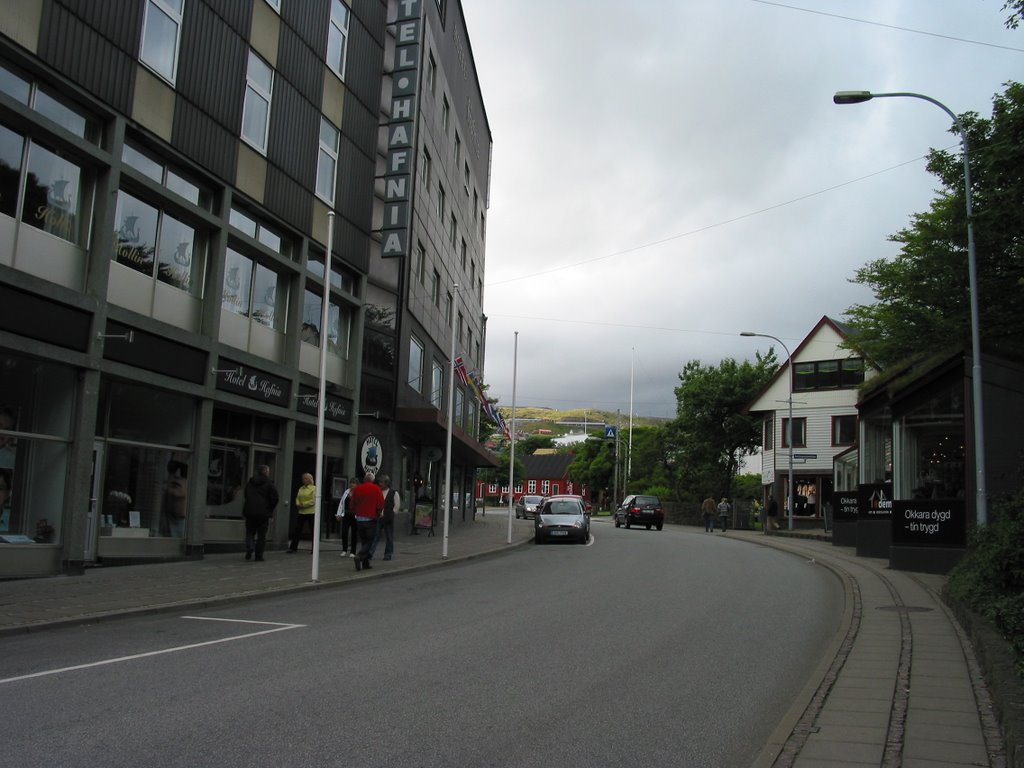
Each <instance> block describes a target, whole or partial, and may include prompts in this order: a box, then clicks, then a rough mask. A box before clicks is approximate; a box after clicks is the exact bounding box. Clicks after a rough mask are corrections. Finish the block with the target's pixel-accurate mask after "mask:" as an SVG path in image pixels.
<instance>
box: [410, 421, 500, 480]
mask: <svg viewBox="0 0 1024 768" xmlns="http://www.w3.org/2000/svg"><path fill="white" fill-rule="evenodd" d="M395 416H396V421H397V422H398V429H399V431H400V432H401V433H402V434H405V435H410V436H411V437H413V438H414V439H416V440H418V441H419V442H420V443H422V444H424V445H433V446H438V447H440V448H442V449H443V448H444V446H445V445H446V443H447V440H448V423H447V421H446V420H445V416H444V414H443V413H441V411H439V410H437V409H436V408H399V409H398V410H397V412H396V414H395ZM452 460H453V461H455V462H456V463H459V464H468V465H469V466H473V467H497V466H498V457H497V456H495V455H494V454H493V453H491V452H490V451H488V450H487V449H486V448H484V447H483V446H482V445H480V443H478V442H477V441H476V440H474V439H473V438H472V437H470V436H469V435H468V434H467V433H466V431H465V430H463V429H462V428H461V427H458V426H453V427H452Z"/></svg>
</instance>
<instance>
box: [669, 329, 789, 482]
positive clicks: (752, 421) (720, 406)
mask: <svg viewBox="0 0 1024 768" xmlns="http://www.w3.org/2000/svg"><path fill="white" fill-rule="evenodd" d="M777 367H778V362H777V360H776V357H775V350H774V348H772V349H769V350H768V352H767V353H766V354H764V355H761V354H760V353H758V354H757V359H756V361H755V362H750V361H744V362H742V363H738V362H736V361H735V360H733V359H732V358H726V359H725V360H723V361H722V362H721V363H719V364H718V365H717V366H713V365H707V366H705V365H703V364H701V363H700V361H698V360H691V361H690V362H688V363H687V364H686V366H685V367H684V368H683V371H682V372H681V373H680V374H679V381H680V384H679V386H678V387H676V388H675V394H676V400H677V406H676V418H675V419H674V420H673V421H671V422H670V423H669V424H668V426H667V427H666V435H665V439H666V443H665V453H666V457H667V460H668V461H670V462H671V465H672V467H673V470H674V477H675V489H676V495H677V500H679V501H697V500H699V499H703V498H704V497H705V496H708V495H711V496H716V497H718V496H732V493H731V492H730V490H731V486H732V483H733V478H734V477H735V476H736V472H737V469H738V467H739V461H740V459H741V458H742V457H743V456H745V455H750V454H752V453H754V452H755V451H756V450H757V448H758V447H759V445H760V443H761V419H760V417H757V416H751V415H748V414H744V413H743V409H744V407H745V406H746V405H747V404H748V403H749V402H750V401H751V400H753V399H754V397H755V396H756V395H757V393H758V392H760V391H761V390H762V389H763V388H764V386H765V385H766V384H767V383H768V382H769V380H770V379H771V377H772V374H773V373H774V372H775V369H776V368H777Z"/></svg>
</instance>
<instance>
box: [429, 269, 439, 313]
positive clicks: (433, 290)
mask: <svg viewBox="0 0 1024 768" xmlns="http://www.w3.org/2000/svg"><path fill="white" fill-rule="evenodd" d="M430 300H431V301H432V302H434V306H435V307H437V308H438V309H440V308H441V273H440V272H438V271H437V270H436V269H435V270H434V273H433V275H432V276H431V278H430Z"/></svg>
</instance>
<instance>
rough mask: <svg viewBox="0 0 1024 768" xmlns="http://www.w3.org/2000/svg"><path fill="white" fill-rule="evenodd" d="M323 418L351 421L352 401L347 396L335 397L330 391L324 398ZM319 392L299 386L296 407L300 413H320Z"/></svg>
mask: <svg viewBox="0 0 1024 768" xmlns="http://www.w3.org/2000/svg"><path fill="white" fill-rule="evenodd" d="M325 400H326V403H327V404H326V405H325V406H324V418H325V419H327V420H329V421H336V422H338V423H339V424H351V423H352V401H351V400H349V399H348V398H347V397H337V396H336V395H332V394H331V393H330V392H328V393H327V396H326V398H325ZM319 401H320V393H319V392H317V391H316V390H315V389H313V388H312V387H306V386H300V387H299V396H298V402H297V403H296V408H297V409H298V410H300V411H302V413H311V414H314V415H317V414H319V413H320V410H319V408H318V406H319V405H320V402H319Z"/></svg>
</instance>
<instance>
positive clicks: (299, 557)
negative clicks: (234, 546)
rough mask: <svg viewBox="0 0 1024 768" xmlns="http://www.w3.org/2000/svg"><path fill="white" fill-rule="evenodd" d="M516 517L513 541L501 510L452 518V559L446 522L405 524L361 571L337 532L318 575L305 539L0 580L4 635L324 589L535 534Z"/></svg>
mask: <svg viewBox="0 0 1024 768" xmlns="http://www.w3.org/2000/svg"><path fill="white" fill-rule="evenodd" d="M512 523H513V525H512V543H511V544H509V543H508V534H509V529H508V514H507V513H506V512H505V511H504V510H501V511H498V510H493V511H491V512H490V513H489V514H487V515H479V514H478V515H477V517H476V520H467V521H465V522H463V521H462V520H459V519H456V520H454V521H453V522H452V523H451V525H450V526H449V532H448V533H449V535H448V547H447V555H448V556H447V559H443V558H442V554H443V551H444V529H443V526H441V525H438V526H437V527H435V528H434V535H433V536H429V535H427V532H426V531H421V532H420V533H419V535H416V536H411V535H409V534H408V531H403V532H402V533H401V534H400V535H399V536H397V537H396V539H395V556H394V559H393V560H390V561H387V562H385V561H383V560H382V559H381V555H382V554H383V551H384V544H383V542H381V544H380V545H379V547H378V550H377V557H375V558H374V560H373V570H371V571H361V572H356V570H355V563H354V562H353V560H352V558H350V557H345V558H342V557H340V553H341V542H340V540H338V539H329V540H325V541H321V543H320V564H319V569H318V570H319V572H318V574H317V576H318V580H317V582H315V583H314V582H313V581H312V574H313V559H312V558H311V557H310V551H309V544H308V543H307V542H303V544H302V546H301V547H300V548H299V551H298V552H297V553H296V554H294V555H288V554H285V552H284V551H283V550H268V551H267V553H266V560H265V561H264V562H262V563H257V562H253V561H246V560H244V559H243V555H242V553H241V552H235V553H230V554H215V555H206V556H205V557H204V558H203V559H202V560H188V561H181V562H174V563H156V564H152V565H128V566H118V567H110V568H103V567H97V568H88V569H86V571H85V573H84V574H83V575H81V576H54V577H47V578H38V579H21V580H16V581H0V636H2V635H4V634H7V633H11V632H24V631H31V630H33V629H41V628H50V627H54V626H59V625H71V624H78V623H81V622H84V621H100V620H103V619H108V618H111V617H117V616H123V615H126V614H133V613H159V612H162V611H172V610H180V609H181V608H182V607H184V606H192V607H205V606H210V605H216V604H217V603H221V602H238V601H240V600H249V599H255V598H258V597H261V596H265V595H268V594H284V593H288V592H300V591H303V590H309V589H322V588H325V587H333V586H337V585H339V584H343V583H345V582H350V581H354V580H358V579H369V578H376V577H381V576H388V575H393V574H396V573H402V572H405V571H408V570H410V569H415V568H426V567H431V566H440V565H444V564H446V563H452V562H458V561H461V560H466V559H469V558H473V557H479V556H481V555H486V554H490V553H493V552H500V551H502V550H506V549H509V548H510V547H514V546H516V545H518V544H522V543H524V542H526V541H530V540H532V538H533V521H532V520H515V519H513V520H512Z"/></svg>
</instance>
